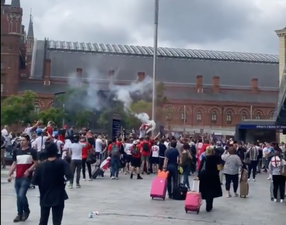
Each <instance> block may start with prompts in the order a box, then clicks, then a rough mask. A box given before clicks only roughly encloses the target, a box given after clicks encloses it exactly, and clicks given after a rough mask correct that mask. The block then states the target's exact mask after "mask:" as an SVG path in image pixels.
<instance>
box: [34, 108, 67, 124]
mask: <svg viewBox="0 0 286 225" xmlns="http://www.w3.org/2000/svg"><path fill="white" fill-rule="evenodd" d="M39 119H41V120H42V121H43V123H44V124H47V123H48V122H49V121H53V122H54V123H55V124H57V125H59V124H62V123H63V121H64V119H65V112H64V110H63V109H62V108H54V107H50V108H48V109H46V110H44V111H41V112H40V113H39Z"/></svg>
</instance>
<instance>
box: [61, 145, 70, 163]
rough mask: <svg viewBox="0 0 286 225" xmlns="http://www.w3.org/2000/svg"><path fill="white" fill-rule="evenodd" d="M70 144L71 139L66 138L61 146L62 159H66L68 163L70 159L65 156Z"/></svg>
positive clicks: (68, 151)
mask: <svg viewBox="0 0 286 225" xmlns="http://www.w3.org/2000/svg"><path fill="white" fill-rule="evenodd" d="M71 144H72V142H71V140H70V139H66V140H65V144H64V147H63V154H62V159H64V160H66V161H67V162H68V163H70V160H68V159H67V157H68V156H69V155H70V147H71Z"/></svg>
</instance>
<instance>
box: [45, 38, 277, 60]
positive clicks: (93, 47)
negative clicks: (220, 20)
mask: <svg viewBox="0 0 286 225" xmlns="http://www.w3.org/2000/svg"><path fill="white" fill-rule="evenodd" d="M47 41H48V48H49V49H53V50H60V51H77V52H90V53H107V54H120V55H136V56H151V55H153V47H150V46H138V45H136V46H135V45H122V44H103V43H100V44H98V43H91V42H71V41H55V40H47ZM158 56H159V57H166V58H185V59H188V58H189V59H204V60H222V61H225V60H226V61H238V62H242V61H243V62H254V63H275V64H277V63H278V61H279V59H278V55H275V54H266V53H247V52H231V51H216V50H199V49H184V48H170V47H158Z"/></svg>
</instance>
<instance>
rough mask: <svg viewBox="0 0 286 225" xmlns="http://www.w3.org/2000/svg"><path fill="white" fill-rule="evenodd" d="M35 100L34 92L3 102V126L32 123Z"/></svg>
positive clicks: (10, 97)
mask: <svg viewBox="0 0 286 225" xmlns="http://www.w3.org/2000/svg"><path fill="white" fill-rule="evenodd" d="M35 99H36V95H35V93H34V92H32V91H25V92H24V93H23V94H22V95H12V96H9V97H8V98H6V99H4V100H3V101H1V125H6V124H7V125H11V124H14V123H27V122H31V120H32V117H33V116H32V115H33V113H34V109H35Z"/></svg>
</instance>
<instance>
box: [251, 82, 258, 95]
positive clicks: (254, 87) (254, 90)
mask: <svg viewBox="0 0 286 225" xmlns="http://www.w3.org/2000/svg"><path fill="white" fill-rule="evenodd" d="M251 91H252V93H254V94H257V93H258V79H257V78H253V79H252V80H251Z"/></svg>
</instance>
